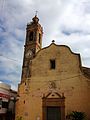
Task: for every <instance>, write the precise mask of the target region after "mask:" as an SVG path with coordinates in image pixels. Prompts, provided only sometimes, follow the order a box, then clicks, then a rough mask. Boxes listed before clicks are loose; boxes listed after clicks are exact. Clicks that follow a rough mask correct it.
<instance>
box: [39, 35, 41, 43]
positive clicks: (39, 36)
mask: <svg viewBox="0 0 90 120" xmlns="http://www.w3.org/2000/svg"><path fill="white" fill-rule="evenodd" d="M40 42H41V34H40V33H39V43H40Z"/></svg>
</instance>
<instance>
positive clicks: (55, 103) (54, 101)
mask: <svg viewBox="0 0 90 120" xmlns="http://www.w3.org/2000/svg"><path fill="white" fill-rule="evenodd" d="M51 94H52V93H49V94H48V95H46V96H43V98H42V120H47V107H48V106H52V107H60V109H61V120H65V97H64V94H62V96H61V95H60V94H58V93H56V95H58V98H53V95H52V98H49V96H50V95H51Z"/></svg>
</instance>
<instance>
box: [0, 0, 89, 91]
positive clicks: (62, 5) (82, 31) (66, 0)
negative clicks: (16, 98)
mask: <svg viewBox="0 0 90 120" xmlns="http://www.w3.org/2000/svg"><path fill="white" fill-rule="evenodd" d="M36 10H37V11H38V17H39V19H40V23H41V25H42V26H43V30H44V34H43V47H45V46H47V45H49V44H50V43H51V41H52V40H53V39H54V40H55V43H56V44H61V45H62V44H65V45H68V46H69V47H70V48H71V50H72V51H73V52H76V53H80V55H81V59H82V65H83V66H86V67H90V0H22V1H21V0H0V81H2V82H6V83H9V84H10V85H11V86H12V89H17V85H18V83H19V82H20V79H21V68H22V60H23V48H24V43H25V33H26V25H27V23H28V22H30V21H31V19H32V17H34V15H35V11H36Z"/></svg>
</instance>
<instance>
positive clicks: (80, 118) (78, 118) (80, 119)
mask: <svg viewBox="0 0 90 120" xmlns="http://www.w3.org/2000/svg"><path fill="white" fill-rule="evenodd" d="M67 118H68V119H69V120H85V118H86V115H85V113H84V112H77V111H72V112H71V113H70V114H69V115H67Z"/></svg>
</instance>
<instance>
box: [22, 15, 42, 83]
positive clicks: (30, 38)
mask: <svg viewBox="0 0 90 120" xmlns="http://www.w3.org/2000/svg"><path fill="white" fill-rule="evenodd" d="M42 35H43V28H42V26H41V25H40V24H39V18H38V17H37V15H35V16H34V17H33V18H32V21H31V22H30V23H28V24H27V28H26V41H25V46H24V58H23V67H22V78H21V79H22V80H21V82H23V81H25V79H26V78H28V77H30V76H31V72H30V69H31V60H32V59H33V58H34V57H35V55H36V53H37V52H38V51H39V50H41V48H42Z"/></svg>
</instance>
